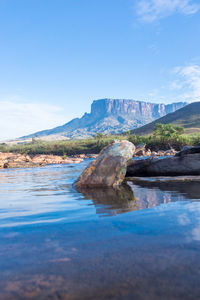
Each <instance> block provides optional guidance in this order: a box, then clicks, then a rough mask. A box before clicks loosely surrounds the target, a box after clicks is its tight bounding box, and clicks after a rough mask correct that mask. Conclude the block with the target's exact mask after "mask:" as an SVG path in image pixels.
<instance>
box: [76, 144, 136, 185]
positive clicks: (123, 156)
mask: <svg viewBox="0 0 200 300" xmlns="http://www.w3.org/2000/svg"><path fill="white" fill-rule="evenodd" d="M134 151H135V146H134V145H133V144H132V143H131V142H128V141H126V140H122V141H117V140H115V141H113V142H112V143H111V144H109V145H108V146H107V147H105V148H104V149H103V150H102V151H101V152H100V154H99V155H98V157H97V158H96V159H95V160H93V161H92V162H91V163H90V165H89V166H88V167H87V168H86V169H85V170H84V171H83V173H82V174H81V176H80V177H79V179H78V180H77V182H76V183H75V185H76V187H77V188H80V187H104V186H117V185H120V184H121V183H122V181H123V180H124V177H125V175H126V169H127V164H128V161H129V160H131V159H132V157H133V154H134Z"/></svg>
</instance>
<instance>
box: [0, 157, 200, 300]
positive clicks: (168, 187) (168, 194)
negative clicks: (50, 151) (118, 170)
mask: <svg viewBox="0 0 200 300" xmlns="http://www.w3.org/2000/svg"><path fill="white" fill-rule="evenodd" d="M88 162H89V160H88V161H87V160H86V161H85V162H83V163H81V164H79V165H66V166H64V165H62V166H61V165H57V166H56V165H53V166H46V167H43V168H35V169H13V170H11V169H10V170H9V169H8V170H1V171H0V270H1V272H0V299H1V300H44V299H45V300H46V299H52V300H53V299H54V300H81V299H84V300H93V299H102V300H108V299H115V300H132V299H136V300H137V299H142V300H160V299H162V300H169V299H173V300H179V299H180V300H188V299H191V300H197V299H199V295H200V276H199V274H200V251H199V250H200V201H199V200H200V184H199V183H200V180H199V178H192V179H189V178H185V179H182V180H181V181H180V179H176V178H173V179H170V178H145V179H143V178H140V179H136V178H132V179H129V178H128V179H127V185H123V186H121V187H119V188H117V189H111V188H108V189H82V190H80V191H76V190H75V188H74V187H73V182H74V181H75V180H76V179H77V177H78V176H79V174H80V172H81V171H82V170H83V169H84V168H85V166H86V165H87V164H88ZM105 216H106V217H105ZM102 217H104V218H102Z"/></svg>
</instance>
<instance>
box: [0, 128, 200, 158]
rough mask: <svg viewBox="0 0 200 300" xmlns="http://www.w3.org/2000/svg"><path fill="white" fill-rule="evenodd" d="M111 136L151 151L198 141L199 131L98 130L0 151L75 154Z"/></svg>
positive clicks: (95, 147)
mask: <svg viewBox="0 0 200 300" xmlns="http://www.w3.org/2000/svg"><path fill="white" fill-rule="evenodd" d="M114 139H119V140H122V139H127V140H129V141H130V142H132V143H134V144H135V145H136V146H137V145H139V144H141V143H146V148H147V149H150V150H151V151H158V150H168V149H170V148H174V149H175V150H180V149H181V148H182V147H183V146H185V145H200V134H193V135H185V134H184V128H182V127H180V126H174V125H172V124H166V125H164V124H159V123H157V124H156V125H155V127H154V131H153V134H152V135H149V136H147V135H143V136H136V135H133V134H130V132H127V133H125V134H124V135H108V136H104V135H103V134H101V133H98V134H97V135H96V136H94V138H91V139H82V140H67V141H48V142H47V141H42V140H35V139H33V140H32V142H30V143H21V144H13V145H8V144H5V143H2V144H0V152H13V153H21V154H25V153H26V154H29V155H36V154H54V155H62V156H71V155H76V154H93V153H94V154H96V153H99V151H100V150H101V149H102V148H103V147H105V146H106V145H108V144H109V143H110V142H111V141H112V140H114Z"/></svg>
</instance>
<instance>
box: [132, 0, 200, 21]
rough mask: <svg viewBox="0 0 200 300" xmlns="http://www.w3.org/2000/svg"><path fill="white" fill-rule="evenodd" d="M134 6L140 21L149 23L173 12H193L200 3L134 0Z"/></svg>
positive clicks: (177, 0) (190, 1)
mask: <svg viewBox="0 0 200 300" xmlns="http://www.w3.org/2000/svg"><path fill="white" fill-rule="evenodd" d="M135 8H136V13H137V15H138V17H139V19H140V20H141V21H143V22H147V23H151V22H154V21H157V20H160V19H162V18H165V17H168V16H170V15H172V14H174V13H179V14H183V15H192V14H195V13H196V12H197V11H198V10H199V9H200V4H197V2H196V1H193V0H136V6H135Z"/></svg>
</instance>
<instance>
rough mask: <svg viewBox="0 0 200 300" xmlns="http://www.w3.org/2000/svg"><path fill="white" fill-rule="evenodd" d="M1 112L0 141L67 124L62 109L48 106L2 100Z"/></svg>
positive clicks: (0, 102) (0, 103) (0, 104)
mask: <svg viewBox="0 0 200 300" xmlns="http://www.w3.org/2000/svg"><path fill="white" fill-rule="evenodd" d="M0 112H1V117H0V140H5V139H12V138H16V137H20V136H23V135H26V134H30V133H33V132H35V131H39V130H42V129H48V128H51V127H54V126H57V125H62V124H63V123H64V122H65V121H64V117H63V115H62V113H61V109H60V108H59V107H57V106H54V105H48V104H41V103H32V102H26V103H24V102H19V101H13V100H10V101H9V100H1V101H0Z"/></svg>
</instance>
